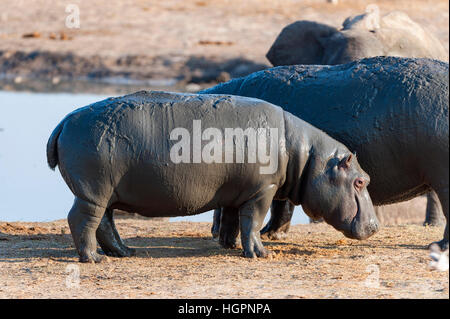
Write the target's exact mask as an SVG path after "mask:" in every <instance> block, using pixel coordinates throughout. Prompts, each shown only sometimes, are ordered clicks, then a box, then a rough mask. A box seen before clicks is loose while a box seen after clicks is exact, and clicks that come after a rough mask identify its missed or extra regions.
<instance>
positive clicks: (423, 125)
mask: <svg viewBox="0 0 450 319" xmlns="http://www.w3.org/2000/svg"><path fill="white" fill-rule="evenodd" d="M448 77H449V74H448V63H445V62H440V61H436V60H430V59H412V58H398V57H376V58H367V59H363V60H360V61H356V62H351V63H348V64H342V65H337V66H319V65H297V66H284V67H276V68H272V69H268V70H264V71H260V72H257V73H253V74H251V75H249V76H247V77H243V78H238V79H234V80H231V81H229V82H227V83H223V84H220V85H217V86H215V87H213V88H210V89H207V90H205V91H203V92H202V93H209V94H211V93H216V94H217V93H220V94H236V95H241V96H248V97H256V98H260V99H262V100H265V101H268V102H270V103H273V104H276V105H279V106H281V107H282V108H283V109H285V110H287V111H288V112H291V113H292V114H294V115H295V116H298V117H301V118H302V119H303V120H305V121H307V122H308V123H311V124H312V125H314V126H316V127H318V128H319V129H321V130H323V131H325V132H326V133H328V134H329V135H330V136H331V137H333V138H335V139H336V140H338V141H340V142H342V143H343V144H345V145H346V146H347V147H348V148H349V149H350V150H351V151H352V152H356V153H357V154H359V157H358V159H359V162H360V163H361V167H362V168H363V169H364V170H365V171H367V172H368V173H369V175H370V176H371V178H372V182H371V184H370V186H369V192H370V195H371V197H372V200H373V203H374V205H384V204H390V203H395V202H400V201H404V200H408V199H411V198H413V197H415V196H418V195H421V194H423V193H424V192H428V191H429V190H430V189H433V190H435V191H436V193H437V195H438V197H439V200H440V202H441V204H442V207H443V211H444V214H445V218H446V220H447V226H446V228H445V232H444V239H443V240H441V241H440V242H439V244H440V246H441V248H446V247H448V199H449V198H448V197H449V195H448V187H449V185H448V182H449V166H448V161H449V131H448V126H449V123H448ZM292 211H293V207H292V205H290V203H288V202H276V201H275V202H274V204H273V207H272V218H271V220H270V222H269V224H268V225H267V227H265V228H264V230H263V231H264V232H268V233H269V234H270V233H276V232H278V231H280V230H283V228H284V229H286V228H287V227H289V221H290V218H291V216H292ZM215 215H216V218H215V225H214V226H213V231H214V230H217V229H218V228H219V226H218V225H217V223H218V221H219V220H220V217H219V216H220V213H219V212H218V211H216V213H215Z"/></svg>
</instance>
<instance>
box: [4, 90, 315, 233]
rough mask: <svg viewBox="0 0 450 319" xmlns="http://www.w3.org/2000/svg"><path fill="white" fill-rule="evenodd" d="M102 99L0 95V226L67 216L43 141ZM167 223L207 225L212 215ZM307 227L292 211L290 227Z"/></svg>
mask: <svg viewBox="0 0 450 319" xmlns="http://www.w3.org/2000/svg"><path fill="white" fill-rule="evenodd" d="M104 98H106V96H101V95H90V94H65V93H51V94H46V93H18V92H1V91H0V221H52V220H56V219H61V218H66V217H67V213H68V212H69V210H70V207H71V206H72V203H73V195H72V193H71V192H70V190H69V188H68V187H67V185H66V184H65V182H64V180H63V179H62V177H61V175H60V174H59V171H58V170H57V169H56V170H55V171H52V170H50V169H49V168H48V166H47V158H46V145H47V140H48V137H49V136H50V134H51V132H52V131H53V129H54V128H55V127H56V125H57V124H58V123H59V122H60V121H61V120H62V119H63V118H64V116H65V115H66V114H67V113H69V112H71V111H73V110H74V109H77V108H79V107H81V106H85V105H87V104H90V103H93V102H96V101H99V100H102V99H104ZM267 218H268V217H267ZM267 218H266V219H267ZM171 220H173V221H179V220H184V221H202V222H205V221H206V222H210V221H212V212H207V213H204V214H200V215H195V216H191V217H176V218H172V219H171ZM307 222H308V219H307V217H306V215H305V214H304V213H303V211H302V210H301V208H300V207H297V208H296V212H295V214H294V219H293V223H294V224H297V223H307Z"/></svg>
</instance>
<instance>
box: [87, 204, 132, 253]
mask: <svg viewBox="0 0 450 319" xmlns="http://www.w3.org/2000/svg"><path fill="white" fill-rule="evenodd" d="M96 237H97V241H98V243H99V244H100V247H101V248H102V250H103V252H104V253H105V254H106V255H107V256H111V257H131V256H134V255H135V254H136V250H135V249H133V248H129V247H127V246H126V245H125V244H124V242H123V241H122V238H120V235H119V233H118V232H117V229H116V225H115V223H114V212H113V210H112V209H109V208H108V209H106V213H105V214H104V215H103V218H102V220H101V222H100V225H99V226H98V228H97V231H96Z"/></svg>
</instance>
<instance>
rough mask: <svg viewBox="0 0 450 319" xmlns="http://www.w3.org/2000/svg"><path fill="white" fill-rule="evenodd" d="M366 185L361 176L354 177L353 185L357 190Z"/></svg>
mask: <svg viewBox="0 0 450 319" xmlns="http://www.w3.org/2000/svg"><path fill="white" fill-rule="evenodd" d="M365 185H366V182H365V180H363V179H362V178H357V179H355V187H356V188H357V189H359V190H361V189H363V187H364V186H365Z"/></svg>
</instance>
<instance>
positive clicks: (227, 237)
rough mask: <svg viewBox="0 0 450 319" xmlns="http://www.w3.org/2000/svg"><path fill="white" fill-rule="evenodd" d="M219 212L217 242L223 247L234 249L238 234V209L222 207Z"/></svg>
mask: <svg viewBox="0 0 450 319" xmlns="http://www.w3.org/2000/svg"><path fill="white" fill-rule="evenodd" d="M219 213H220V227H219V243H220V245H221V246H222V247H223V248H231V249H234V248H236V246H237V238H238V235H239V209H238V208H231V207H224V208H222V211H221V212H220V211H219Z"/></svg>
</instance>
